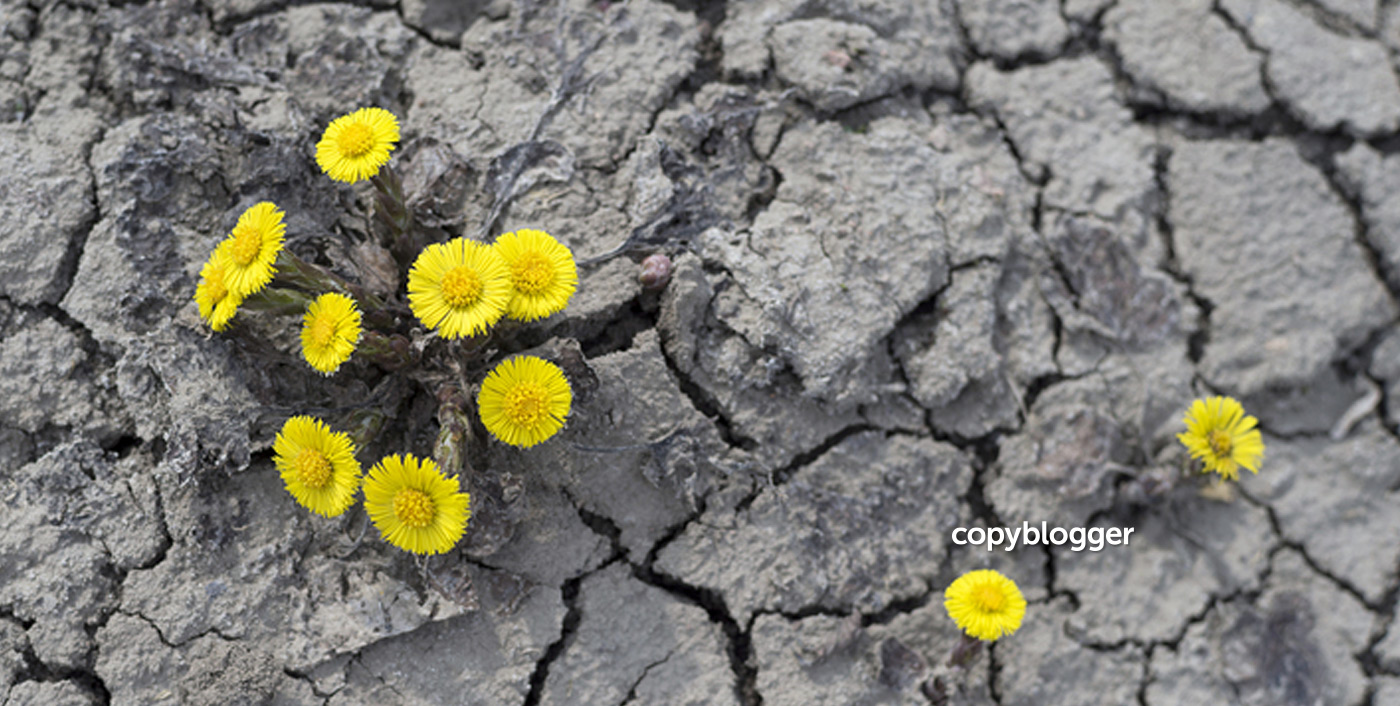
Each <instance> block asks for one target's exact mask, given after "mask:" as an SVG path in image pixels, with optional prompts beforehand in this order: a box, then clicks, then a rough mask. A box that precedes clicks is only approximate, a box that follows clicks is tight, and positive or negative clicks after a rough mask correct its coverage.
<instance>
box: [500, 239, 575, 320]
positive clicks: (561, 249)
mask: <svg viewBox="0 0 1400 706" xmlns="http://www.w3.org/2000/svg"><path fill="white" fill-rule="evenodd" d="M492 247H493V248H495V250H496V252H497V253H498V254H500V256H501V259H502V260H505V262H506V267H507V268H509V269H510V284H511V286H512V287H513V288H514V290H515V293H514V295H512V296H511V299H510V304H509V305H507V307H506V313H507V314H509V315H510V318H512V319H518V320H520V321H535V320H536V319H543V318H544V317H546V316H549V315H550V314H553V313H555V312H557V311H563V309H564V307H565V306H567V305H568V304H569V297H572V296H573V295H574V290H576V289H578V269H577V268H576V267H575V266H574V254H573V253H571V252H569V249H568V248H567V247H565V246H564V244H563V243H560V242H559V241H557V240H555V239H554V238H553V237H551V236H550V234H548V233H546V232H544V231H542V230H524V229H522V230H517V231H515V232H513V233H504V234H502V235H501V236H500V237H499V238H496V244H495V245H493V246H492Z"/></svg>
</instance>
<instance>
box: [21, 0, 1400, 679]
mask: <svg viewBox="0 0 1400 706" xmlns="http://www.w3.org/2000/svg"><path fill="white" fill-rule="evenodd" d="M1397 59H1400V2H1396V0H1173V1H1172V2H1163V1H1161V0H1116V1H1115V0H1062V1H1061V0H941V1H931V0H929V1H926V0H861V1H859V2H858V1H856V0H731V1H730V2H728V3H727V4H726V3H723V2H714V3H707V2H697V0H626V1H625V2H612V1H610V0H591V1H590V0H565V1H563V2H560V3H558V4H555V3H552V2H547V3H541V2H532V1H526V0H521V1H520V2H516V3H512V2H510V1H509V0H491V1H489V2H488V1H487V0H466V1H464V2H449V1H448V0H401V2H398V3H395V2H389V1H388V0H369V1H368V2H363V1H362V2H348V3H328V4H306V3H301V2H291V3H289V2H287V0H227V1H225V0H218V1H216V0H204V1H203V2H196V1H195V0H148V1H146V2H116V1H115V0H112V1H110V2H109V1H106V0H28V1H27V2H25V1H22V0H3V4H0V109H3V112H0V152H3V153H4V154H5V155H6V156H5V161H4V164H5V168H4V170H3V173H0V223H3V226H0V499H3V504H0V517H3V522H0V704H7V705H10V704H12V705H16V706H18V705H20V704H45V705H46V706H66V705H68V704H105V703H114V704H165V703H170V704H176V703H182V704H244V703H249V704H251V703H259V704H261V703H275V704H331V705H337V706H338V705H341V704H361V703H363V704H372V703H373V704H379V703H398V704H442V703H469V704H512V705H519V704H525V705H528V706H534V705H536V704H541V705H555V704H587V705H590V706H600V705H603V706H606V705H611V704H628V703H631V704H734V705H740V704H742V705H745V706H752V705H754V704H767V705H770V706H771V705H777V704H782V705H786V704H792V705H812V704H832V705H837V704H840V705H845V704H927V703H929V699H928V698H927V697H926V696H925V695H924V692H925V689H924V685H925V684H926V683H927V682H928V681H929V679H930V677H931V676H932V675H934V674H935V673H938V672H939V671H940V670H941V669H942V665H943V663H944V662H945V660H946V657H947V655H948V652H949V650H950V648H951V647H952V645H953V644H954V643H955V642H956V639H957V632H956V628H955V627H954V626H953V624H952V622H951V621H950V620H949V619H948V618H947V616H946V615H945V613H944V611H943V608H942V604H941V601H942V598H941V596H942V590H943V588H944V587H946V586H947V584H948V583H949V582H950V581H951V580H952V578H954V577H955V576H957V575H958V574H959V573H960V572H962V571H966V570H968V569H973V568H982V567H992V568H996V569H998V570H1000V571H1002V572H1003V573H1005V574H1007V575H1008V576H1010V577H1011V578H1013V579H1014V580H1016V581H1017V582H1018V583H1019V584H1020V586H1021V588H1022V590H1023V591H1024V592H1025V594H1026V596H1027V598H1028V599H1029V601H1030V606H1029V607H1028V609H1027V615H1026V620H1025V624H1024V626H1023V627H1022V629H1021V630H1020V632H1018V633H1017V634H1015V635H1014V636H1012V637H1009V638H1006V639H1004V640H1003V641H1001V642H1000V643H998V644H996V646H995V647H994V648H993V649H991V650H990V652H989V653H986V654H984V655H982V657H981V659H980V660H979V661H978V662H977V663H976V664H975V665H974V666H973V667H972V669H970V670H969V671H968V672H967V673H966V674H964V675H962V680H961V683H960V684H958V685H957V688H956V689H955V690H954V693H953V694H952V698H951V702H952V703H957V704H992V703H995V704H1000V705H1001V706H1013V705H1019V704H1027V705H1029V704H1036V705H1046V704H1144V705H1149V706H1165V705H1194V704H1221V703H1241V704H1259V705H1265V704H1267V705H1277V704H1299V705H1303V704H1307V705H1312V704H1339V705H1348V706H1355V705H1361V704H1374V705H1375V706H1382V705H1387V706H1393V705H1395V704H1400V627H1396V626H1393V625H1392V623H1393V622H1394V620H1395V606H1396V594H1397V587H1400V577H1398V576H1397V566H1400V504H1397V503H1400V497H1397V494H1398V493H1400V440H1398V439H1397V430H1396V420H1397V418H1400V409H1397V405H1400V327H1397V325H1396V321H1397V311H1400V309H1397V294H1400V200H1397V198H1396V195H1397V194H1400V139H1397V136H1400V85H1398V84H1397V78H1396V72H1395V71H1396V68H1397ZM363 105H379V106H382V107H385V108H388V109H390V110H392V111H393V112H395V113H396V114H397V115H399V116H400V117H401V119H402V121H403V127H404V142H403V144H402V149H401V150H400V151H399V152H397V153H396V154H395V164H396V165H397V166H398V168H399V170H400V171H401V173H404V174H405V180H406V182H407V184H408V186H409V188H410V190H411V191H412V192H413V193H414V194H415V197H414V207H415V212H416V213H417V215H418V218H419V220H420V223H421V224H422V226H423V227H424V228H426V229H436V230H432V231H431V232H433V233H438V234H441V235H443V237H446V234H456V233H462V232H465V233H467V234H468V235H474V236H475V235H494V234H495V233H499V232H502V231H506V230H513V229H515V228H518V227H539V228H544V229H546V230H549V231H550V232H552V233H554V234H556V235H557V236H558V237H560V238H561V239H562V240H564V241H565V242H566V243H568V244H569V245H570V246H571V247H572V248H573V249H574V252H575V253H576V254H577V255H578V256H579V258H580V260H581V262H582V263H583V264H582V268H581V284H580V289H579V293H578V295H577V296H576V298H575V300H574V302H573V304H572V305H571V307H570V308H569V310H568V311H567V312H565V313H564V314H562V315H558V316H555V317H553V318H552V319H550V320H549V321H548V322H546V323H545V324H544V325H542V326H537V327H534V328H533V329H532V330H531V331H529V332H527V333H526V334H522V335H523V338H521V339H520V341H521V342H522V343H521V345H532V346H533V345H542V344H543V345H547V346H553V347H554V348H555V349H556V350H562V351H569V350H574V351H581V353H582V354H583V356H582V357H583V361H585V362H582V363H579V364H578V365H576V366H575V367H574V370H575V372H576V376H575V381H574V382H575V386H576V389H577V390H578V392H579V399H578V400H577V403H576V405H575V407H574V411H573V416H572V420H571V422H570V424H569V426H568V427H567V428H566V429H565V430H564V432H562V433H561V434H560V435H559V436H558V437H556V438H555V439H554V440H552V441H551V442H549V443H547V444H545V445H543V446H541V447H538V448H535V449H531V450H526V451H521V450H516V449H510V448H505V447H501V446H499V445H488V446H485V447H481V448H476V449H475V450H474V451H473V453H474V454H475V456H476V459H477V463H478V465H479V466H483V467H489V468H491V469H493V473H495V474H497V477H498V479H500V478H504V479H505V480H506V481H508V483H507V484H506V485H507V486H509V487H506V486H501V487H495V488H494V490H493V489H491V488H487V489H482V490H478V493H477V494H478V500H477V506H478V518H477V519H474V521H473V523H474V524H473V526H472V529H470V530H469V535H468V539H467V541H466V542H464V546H463V548H461V549H459V550H457V551H455V552H454V553H452V554H450V555H448V556H446V557H443V558H440V559H438V560H436V561H435V562H433V563H432V564H430V569H431V574H426V573H424V572H423V571H421V570H420V569H419V567H418V566H416V565H415V563H414V562H413V561H412V560H411V559H410V558H409V557H407V556H405V555H403V554H402V553H400V552H397V551H396V550H393V549H392V548H390V547H388V546H387V545H385V544H384V543H383V542H381V541H379V540H378V539H377V538H374V537H371V538H368V539H366V540H365V541H363V542H361V543H359V544H355V541H354V540H355V537H356V535H357V534H358V533H359V529H360V527H361V526H362V525H363V521H364V520H363V515H361V514H357V513H351V514H350V515H348V516H347V517H346V518H343V519H338V520H323V519H319V518H314V517H312V516H311V515H309V514H308V513H306V512H305V511H304V510H302V509H301V508H299V507H298V506H297V505H296V504H295V503H294V502H293V501H292V499H291V498H290V496H289V495H287V494H286V492H285V491H284V490H283V489H282V487H281V484H280V481H279V479H278V477H277V474H276V472H275V471H274V469H273V468H272V463H271V452H270V448H269V447H270V444H271V440H272V437H273V435H274V434H275V432H276V430H277V429H278V427H279V426H280V425H281V423H282V421H283V420H284V419H286V418H287V417H288V416H289V415H291V414H296V413H313V414H319V415H322V416H324V417H326V418H327V419H328V420H332V421H333V422H335V421H336V420H343V419H344V418H345V417H347V416H348V415H352V414H355V413H361V414H363V413H372V414H381V415H383V416H385V417H387V418H388V419H389V423H388V425H387V426H386V427H385V429H384V432H383V433H382V434H381V435H380V436H379V438H378V440H377V441H376V442H375V443H374V444H372V445H371V447H370V448H368V449H366V450H365V453H364V454H362V460H364V461H366V462H367V463H373V462H374V461H375V460H377V459H378V458H379V456H380V455H382V454H385V453H390V452H401V451H412V452H416V453H419V454H427V453H429V452H430V451H431V445H432V441H433V438H434V437H435V435H436V434H437V422H436V421H435V413H436V411H437V410H436V407H437V402H436V400H435V399H434V397H433V390H430V389H425V388H424V387H423V386H421V385H415V384H411V383H406V382H404V379H403V378H402V377H401V376H392V375H386V374H384V373H383V372H382V371H380V370H379V369H377V368H375V367H373V366H370V365H367V364H363V363H352V364H351V365H349V366H347V368H345V369H344V370H342V371H341V372H340V373H339V374H337V375H336V376H334V377H331V378H329V379H326V378H322V377H320V376H319V375H317V374H316V373H314V372H313V371H312V370H311V369H310V368H309V367H307V366H306V365H304V364H302V363H301V362H300V361H298V360H297V359H296V358H295V354H294V353H293V352H290V351H291V350H292V343H293V341H292V338H291V335H292V334H291V333H289V331H288V329H287V328H286V326H285V325H284V324H280V323H279V320H277V319H274V318H271V317H265V316H258V315H245V314H240V318H239V319H236V321H237V322H238V323H237V325H236V326H235V327H233V330H232V331H230V332H228V333H225V334H219V335H212V334H211V333H209V332H208V331H207V329H206V328H204V327H203V326H202V325H201V323H200V321H199V318H198V315H197V312H196V307H195V305H194V302H193V301H192V298H191V297H192V294H193V291H194V286H195V282H196V280H197V276H198V271H199V267H200V264H201V263H202V262H203V260H204V259H205V258H206V256H207V255H208V252H209V251H210V249H211V248H212V246H213V244H214V243H215V242H217V241H218V240H219V239H220V238H221V237H223V235H224V234H225V233H227V232H228V230H229V228H230V227H231V226H232V224H233V222H234V220H235V219H236V218H237V216H238V214H239V213H241V212H242V210H243V209H244V208H246V207H247V206H248V205H250V204H252V203H253V202H256V201H261V200H272V201H275V202H276V203H277V204H278V205H279V206H281V207H282V208H284V209H285V210H286V212H287V213H288V220H289V229H288V234H289V247H290V248H291V249H292V250H293V251H295V252H297V253H299V254H301V255H302V256H304V257H306V258H308V259H314V260H316V261H319V262H322V263H325V264H332V265H334V266H335V267H337V268H338V269H339V270H340V271H341V272H342V274H346V275H347V276H352V277H355V278H357V279H360V280H362V281H366V282H367V284H368V285H370V286H372V287H378V288H379V289H380V290H381V291H385V292H390V293H392V292H396V291H400V290H401V289H402V286H401V282H398V281H396V277H397V275H396V274H395V272H394V270H393V268H392V267H390V268H385V267H376V266H375V264H376V263H373V262H367V259H368V258H369V255H368V254H366V251H365V249H364V247H363V246H362V241H364V240H365V239H366V237H367V233H368V229H369V225H368V223H369V221H368V218H367V208H368V203H369V198H368V196H369V192H368V187H367V186H365V185H361V186H360V187H359V188H350V187H345V186H342V185H337V184H333V183H332V182H331V181H330V180H329V179H327V178H325V177H324V176H323V175H322V174H320V173H319V171H318V170H317V169H316V166H315V162H314V160H313V159H312V155H313V150H314V147H313V146H314V143H315V141H316V139H317V138H318V137H319V134H320V131H321V130H322V129H323V128H324V126H325V124H326V123H327V122H328V121H329V120H330V119H332V118H334V117H336V116H338V115H340V114H343V113H346V112H349V111H350V110H353V109H354V108H357V107H360V106H363ZM654 252H664V253H667V254H669V255H670V256H671V257H672V258H673V259H674V262H675V272H674V275H673V278H672V280H671V282H670V284H669V286H667V287H666V288H665V289H664V290H663V291H661V292H659V293H656V292H645V291H643V290H642V289H641V287H640V286H639V284H638V283H637V272H638V264H637V263H638V262H639V261H640V260H641V259H642V258H643V257H645V256H646V255H649V254H651V253H654ZM551 338H555V339H556V340H554V341H553V342H549V339H551ZM563 339H574V340H577V341H578V342H579V347H578V348H573V347H572V344H569V343H567V342H561V341H563ZM435 345H439V346H440V345H441V344H435ZM1215 393H1222V394H1230V395H1234V396H1236V397H1238V398H1240V399H1241V400H1242V401H1243V402H1244V404H1245V405H1246V407H1247V408H1248V409H1249V410H1250V411H1251V412H1252V413H1254V414H1256V415H1258V416H1259V418H1260V419H1261V423H1262V427H1263V429H1264V430H1265V440H1266V443H1267V444H1268V455H1267V457H1266V460H1265V464H1264V468H1263V471H1262V472H1261V473H1260V474H1259V475H1258V476H1257V477H1246V478H1244V479H1243V481H1242V483H1241V484H1240V485H1239V488H1238V491H1237V492H1234V493H1225V494H1222V493H1219V492H1215V493H1213V494H1210V495H1211V497H1207V496H1206V495H1203V494H1202V492H1201V489H1202V488H1203V487H1204V484H1197V483H1194V482H1192V481H1189V480H1188V481H1187V482H1181V483H1176V484H1174V485H1173V484H1170V483H1164V479H1170V478H1172V477H1173V475H1174V473H1175V471H1176V470H1177V469H1179V468H1180V466H1181V462H1182V451H1181V448H1180V446H1179V445H1178V444H1177V443H1176V441H1175V439H1174V434H1175V433H1176V432H1178V431H1180V430H1181V428H1182V425H1181V421H1180V420H1181V414H1182V411H1183V410H1184V409H1185V407H1186V406H1187V405H1188V404H1189V402H1190V400H1191V399H1193V398H1194V397H1197V396H1203V395H1207V394H1215ZM1246 475H1248V474H1246ZM468 482H469V483H477V482H479V481H474V480H472V479H468ZM476 487H477V486H476V485H473V488H476ZM493 493H494V495H493ZM493 498H494V499H495V501H496V502H498V503H499V504H501V507H498V508H496V509H495V510H494V511H493V510H492V507H491V502H492V499H493ZM493 512H494V514H493ZM493 517H494V518H496V520H497V521H496V522H495V523H494V524H493V521H492V518H493ZM501 518H506V519H505V520H502V519H501ZM1022 521H1031V522H1036V523H1038V522H1040V521H1048V522H1050V523H1052V524H1058V525H1062V526H1081V525H1083V526H1097V525H1103V526H1114V527H1119V526H1123V527H1129V526H1130V527H1136V528H1137V532H1136V534H1135V535H1133V543H1132V545H1131V546H1130V547H1109V548H1107V549H1105V550H1104V551H1101V552H1097V553H1094V552H1087V551H1086V552H1079V553H1076V552H1073V551H1070V550H1069V549H1068V548H1067V547H1055V548H1052V549H1046V548H1044V547H1031V548H1023V549H1018V550H1016V551H1015V552H997V553H995V554H988V553H987V552H986V551H983V550H980V549H978V548H974V547H967V546H955V545H952V544H951V542H950V541H949V538H948V535H949V532H950V530H952V529H953V528H954V527H958V526H973V525H988V526H999V525H1013V524H1014V525H1019V524H1020V523H1021V522H1022Z"/></svg>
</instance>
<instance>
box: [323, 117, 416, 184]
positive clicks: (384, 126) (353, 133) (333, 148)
mask: <svg viewBox="0 0 1400 706" xmlns="http://www.w3.org/2000/svg"><path fill="white" fill-rule="evenodd" d="M398 141H399V120H398V118H395V117H394V114H393V113H390V112H389V111H387V110H384V109H383V108H360V109H359V110H357V111H355V112H353V113H350V114H349V115H342V116H340V117H339V118H336V119H335V120H333V121H331V124H330V125H328V126H327V127H326V131H325V132H324V133H322V135H321V141H320V142H317V143H316V163H317V164H319V165H320V166H321V171H323V172H325V173H326V174H327V175H328V176H330V178H332V179H334V180H336V181H343V182H347V183H351V184H353V183H355V182H357V181H363V180H365V179H368V178H370V177H372V176H374V175H376V174H378V173H379V168H380V167H382V166H384V165H385V163H387V162H388V161H389V153H390V152H392V151H393V150H394V143H396V142H398Z"/></svg>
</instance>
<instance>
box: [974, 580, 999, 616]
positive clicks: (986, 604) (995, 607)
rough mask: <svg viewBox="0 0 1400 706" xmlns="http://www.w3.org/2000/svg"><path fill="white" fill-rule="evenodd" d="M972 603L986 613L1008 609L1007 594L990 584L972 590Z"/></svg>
mask: <svg viewBox="0 0 1400 706" xmlns="http://www.w3.org/2000/svg"><path fill="white" fill-rule="evenodd" d="M972 602H973V603H975V604H977V609H978V610H980V611H982V612H984V613H996V612H998V611H1000V610H1001V609H1002V608H1005V607H1006V594H1005V593H1002V592H1001V589H999V588H997V587H996V586H994V585H992V584H990V583H984V584H982V585H980V586H978V587H977V588H974V589H972Z"/></svg>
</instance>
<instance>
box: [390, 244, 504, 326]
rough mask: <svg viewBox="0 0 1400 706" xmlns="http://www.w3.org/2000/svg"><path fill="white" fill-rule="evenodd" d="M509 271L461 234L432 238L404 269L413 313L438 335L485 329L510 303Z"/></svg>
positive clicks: (488, 251) (493, 255) (493, 254)
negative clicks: (444, 239) (445, 238)
mask: <svg viewBox="0 0 1400 706" xmlns="http://www.w3.org/2000/svg"><path fill="white" fill-rule="evenodd" d="M510 297H511V286H510V271H509V270H507V269H506V264H505V262H504V261H503V260H501V256H500V255H498V254H496V251H495V250H494V249H493V248H491V247H489V246H486V245H482V244H481V243H478V242H476V241H474V240H468V239H466V238H454V239H452V240H450V241H448V242H446V243H434V244H433V245H429V246H428V247H426V248H423V252H422V253H420V254H419V255H418V259H417V260H415V261H414V262H413V268H412V269H411V270H409V272H408V302H409V306H410V308H412V309H413V315H414V316H417V317H418V320H419V321H422V322H423V325H424V326H427V327H428V328H430V329H436V330H437V332H438V335H440V336H442V337H443V338H462V337H464V336H475V335H477V334H479V333H485V332H486V331H487V330H489V329H490V328H491V326H492V325H493V324H495V323H496V322H497V321H500V320H501V316H502V315H504V314H505V311H506V305H507V304H509V303H510Z"/></svg>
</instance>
